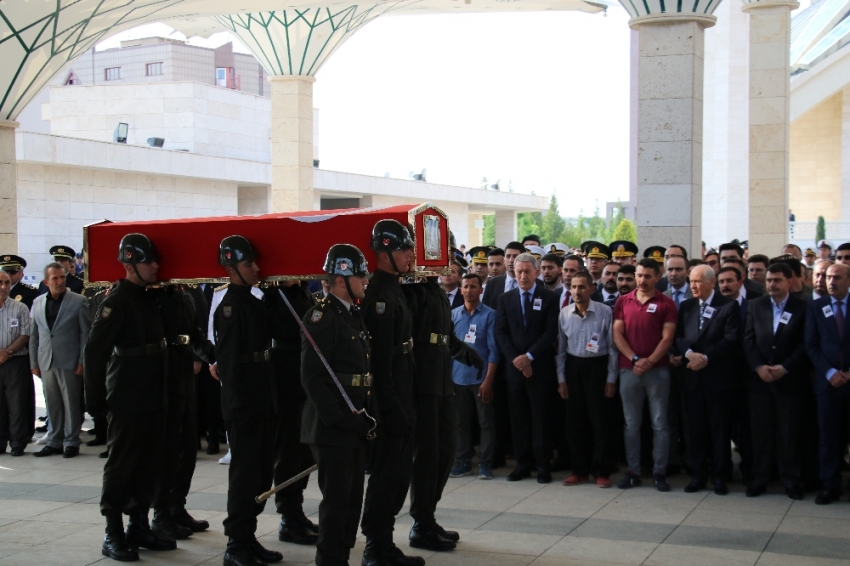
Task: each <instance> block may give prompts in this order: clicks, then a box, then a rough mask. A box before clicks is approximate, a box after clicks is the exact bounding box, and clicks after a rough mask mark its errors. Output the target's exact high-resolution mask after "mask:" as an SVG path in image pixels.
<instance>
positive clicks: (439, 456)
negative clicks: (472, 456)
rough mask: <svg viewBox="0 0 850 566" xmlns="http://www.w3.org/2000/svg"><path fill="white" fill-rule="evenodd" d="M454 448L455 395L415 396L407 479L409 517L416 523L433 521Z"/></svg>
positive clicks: (455, 424) (450, 468) (428, 523)
mask: <svg viewBox="0 0 850 566" xmlns="http://www.w3.org/2000/svg"><path fill="white" fill-rule="evenodd" d="M456 450H457V409H456V408H455V396H454V395H451V396H445V397H443V396H438V395H418V396H417V399H416V433H415V437H414V445H413V471H412V474H411V481H410V516H411V517H413V520H414V521H416V522H417V523H423V524H426V525H430V524H433V523H434V522H435V521H436V519H435V518H434V513H435V512H436V510H437V503H439V501H440V498H441V497H442V496H443V489H444V488H445V487H446V482H447V481H448V479H449V473H450V472H451V470H452V465H453V464H454V457H455V451H456Z"/></svg>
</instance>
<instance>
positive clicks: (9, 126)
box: [0, 120, 18, 254]
mask: <svg viewBox="0 0 850 566" xmlns="http://www.w3.org/2000/svg"><path fill="white" fill-rule="evenodd" d="M17 127H18V123H17V122H10V121H7V120H0V253H13V254H16V253H18V164H17V157H16V156H15V129H16V128H17Z"/></svg>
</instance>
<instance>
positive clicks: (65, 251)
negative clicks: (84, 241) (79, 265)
mask: <svg viewBox="0 0 850 566" xmlns="http://www.w3.org/2000/svg"><path fill="white" fill-rule="evenodd" d="M50 255H52V256H53V259H55V260H56V261H59V260H66V259H74V256H75V255H77V252H75V251H74V249H73V248H71V247H69V246H53V247H52V248H50Z"/></svg>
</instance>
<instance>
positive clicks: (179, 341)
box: [168, 334, 192, 346]
mask: <svg viewBox="0 0 850 566" xmlns="http://www.w3.org/2000/svg"><path fill="white" fill-rule="evenodd" d="M191 341H192V340H191V338H189V335H188V334H178V335H177V337H176V339H175V341H174V342H169V343H168V345H169V346H188V345H189V344H190V343H191Z"/></svg>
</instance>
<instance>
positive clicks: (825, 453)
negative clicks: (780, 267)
mask: <svg viewBox="0 0 850 566" xmlns="http://www.w3.org/2000/svg"><path fill="white" fill-rule="evenodd" d="M826 286H827V290H828V291H829V297H823V298H820V299H817V300H816V301H812V302H811V303H810V304H809V311H808V318H807V321H806V351H807V352H808V354H809V357H810V358H811V360H812V362H813V363H814V366H815V382H814V390H815V395H816V397H817V406H818V427H819V428H820V454H819V455H820V458H819V459H820V479H821V483H822V485H823V491H821V493H820V494H818V496H817V499H815V503H817V504H818V505H827V504H829V503H832V502H833V501H835V500H837V499H838V498H839V497H840V496H841V472H840V468H839V465H840V464H841V458H842V457H843V448H844V447H843V446H842V444H843V442H842V440H843V439H844V438H846V436H845V432H844V431H842V430H841V428H842V426H841V425H842V423H844V425H845V426H846V425H847V423H850V371H848V368H850V365H848V364H850V326H848V324H847V318H848V315H850V312H848V310H847V303H848V298H847V291H848V289H850V267H848V266H846V265H844V264H842V263H836V264H835V265H831V266H830V267H829V269H827V270H826Z"/></svg>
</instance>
